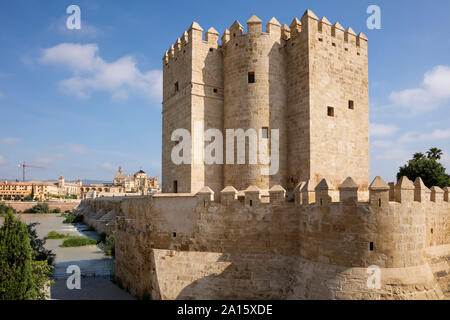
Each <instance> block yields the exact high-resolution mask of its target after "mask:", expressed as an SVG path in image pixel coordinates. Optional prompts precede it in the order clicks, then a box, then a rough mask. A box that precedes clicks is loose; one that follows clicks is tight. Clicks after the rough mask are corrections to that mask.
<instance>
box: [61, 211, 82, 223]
mask: <svg viewBox="0 0 450 320" xmlns="http://www.w3.org/2000/svg"><path fill="white" fill-rule="evenodd" d="M64 216H65V217H66V219H64V221H63V223H80V222H83V216H82V215H81V214H73V213H71V214H66V215H64Z"/></svg>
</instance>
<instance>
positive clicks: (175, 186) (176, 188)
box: [173, 180, 178, 193]
mask: <svg viewBox="0 0 450 320" xmlns="http://www.w3.org/2000/svg"><path fill="white" fill-rule="evenodd" d="M173 193H178V181H177V180H175V181H174V182H173Z"/></svg>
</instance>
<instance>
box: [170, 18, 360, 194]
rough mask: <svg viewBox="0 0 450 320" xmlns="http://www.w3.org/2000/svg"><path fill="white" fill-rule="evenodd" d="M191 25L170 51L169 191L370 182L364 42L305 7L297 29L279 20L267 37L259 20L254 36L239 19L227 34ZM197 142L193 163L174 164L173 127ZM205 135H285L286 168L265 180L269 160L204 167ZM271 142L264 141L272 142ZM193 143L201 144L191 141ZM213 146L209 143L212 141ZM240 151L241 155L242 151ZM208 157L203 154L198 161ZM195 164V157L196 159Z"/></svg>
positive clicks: (251, 24)
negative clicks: (208, 132) (347, 180)
mask: <svg viewBox="0 0 450 320" xmlns="http://www.w3.org/2000/svg"><path fill="white" fill-rule="evenodd" d="M218 39H219V34H218V33H217V31H216V30H215V29H214V28H210V29H209V30H208V31H207V32H206V34H205V39H203V29H202V28H201V27H200V26H199V25H198V24H197V23H196V22H194V23H193V24H192V25H191V26H190V28H189V30H188V31H187V32H184V33H183V35H182V37H181V38H179V39H178V40H177V41H176V43H175V44H174V45H172V46H171V48H170V50H169V51H168V52H166V53H165V55H164V58H163V60H164V63H163V64H164V66H163V111H162V115H163V137H162V148H163V150H162V186H163V192H169V193H170V192H197V191H198V190H200V189H201V188H202V187H204V186H209V187H210V188H211V189H212V190H214V192H215V193H216V194H219V192H220V191H221V190H222V189H223V188H224V187H226V186H230V185H231V186H234V187H236V188H238V189H240V190H243V189H246V188H247V187H249V186H250V185H254V186H257V187H258V188H260V189H265V190H268V189H269V188H271V187H272V186H274V185H282V186H285V187H286V188H287V189H291V190H292V189H293V188H294V187H295V186H296V185H297V184H298V183H299V182H301V181H307V180H313V181H314V183H317V182H319V181H320V180H321V179H322V178H324V177H326V178H327V179H328V180H329V181H330V183H331V184H332V185H333V186H334V187H336V188H337V186H338V184H339V183H340V182H342V181H343V180H344V179H345V178H346V177H348V176H351V177H353V178H354V180H355V181H356V183H357V185H358V186H359V187H360V190H367V188H368V182H369V102H368V63H367V38H366V37H365V36H364V34H362V33H360V34H359V35H356V34H355V32H354V31H353V30H352V29H351V28H348V29H347V30H344V28H343V27H342V26H341V25H340V24H339V23H335V24H334V25H331V23H330V22H329V21H328V20H327V19H326V18H322V19H321V20H320V21H319V19H318V18H317V17H316V15H315V14H314V13H313V12H312V11H310V10H307V11H306V12H305V13H304V15H303V16H302V18H301V20H298V19H297V18H295V19H294V20H293V21H292V23H291V25H290V27H288V26H287V25H283V26H281V25H280V23H279V22H278V21H277V20H276V19H275V18H272V19H271V20H270V21H269V23H268V24H267V25H266V30H265V32H263V31H262V21H261V20H260V19H259V18H257V17H256V16H253V17H251V18H250V19H249V20H248V21H247V33H244V28H243V26H242V25H241V24H240V23H239V22H238V21H235V22H234V23H233V24H232V26H231V27H230V28H229V30H226V31H225V32H224V34H223V35H222V37H221V40H222V41H221V45H219V44H218ZM180 128H181V129H185V130H187V131H189V132H190V133H191V134H192V135H193V137H194V135H195V133H197V135H196V138H193V139H192V140H193V143H192V148H191V150H190V152H191V153H190V154H189V157H191V159H192V161H191V162H190V163H187V164H179V165H177V164H175V163H173V162H172V160H171V153H172V150H173V148H174V146H176V145H177V144H178V143H180V140H179V139H178V138H177V136H176V135H174V134H173V133H174V131H175V130H176V129H180ZM208 129H218V130H220V131H221V132H222V133H223V139H224V141H223V145H224V147H223V159H224V162H225V158H226V154H227V150H226V142H225V139H226V138H227V135H226V131H227V129H234V130H236V129H243V130H244V131H247V130H249V129H253V130H255V131H256V132H257V135H258V142H260V141H262V143H266V144H267V146H268V148H269V149H270V146H271V144H273V142H272V138H273V137H272V131H273V130H276V131H277V132H278V138H279V167H278V170H277V172H276V173H275V174H272V175H264V174H261V169H264V168H266V169H267V168H268V167H269V165H268V164H262V163H260V162H258V163H256V164H255V163H249V158H248V155H249V152H250V150H249V149H250V148H249V141H250V139H246V142H245V155H246V161H245V164H237V163H236V162H234V163H233V164H226V163H225V164H224V163H212V164H205V162H204V161H195V159H194V158H195V157H197V156H198V154H199V153H198V152H197V153H196V151H195V150H194V149H195V148H198V147H199V145H200V148H199V149H196V150H203V149H204V148H203V147H204V146H207V145H208V144H209V143H210V141H212V140H213V139H209V138H210V137H208V136H207V137H205V136H203V132H204V131H205V130H208ZM264 139H266V140H267V141H265V140H264ZM194 140H195V141H196V142H194ZM205 140H206V141H205ZM236 146H237V144H234V148H235V152H234V153H235V154H236ZM202 156H203V154H202V155H201V156H200V159H202V158H201V157H202ZM196 159H198V158H196Z"/></svg>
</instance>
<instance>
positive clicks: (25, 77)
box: [0, 0, 450, 181]
mask: <svg viewBox="0 0 450 320" xmlns="http://www.w3.org/2000/svg"><path fill="white" fill-rule="evenodd" d="M72 4H75V5H78V6H79V7H80V9H81V29H80V30H69V29H68V28H67V27H66V20H67V18H68V17H69V14H67V13H66V9H67V7H68V6H69V5H72ZM369 5H378V6H379V7H380V9H381V29H379V30H377V29H375V30H369V29H368V27H367V24H366V21H367V19H368V18H369V16H370V15H369V14H368V13H367V12H366V10H367V7H368V6H369ZM306 9H311V10H312V11H313V12H314V13H315V14H316V15H317V16H318V17H319V18H321V17H322V16H326V17H327V19H328V20H329V21H330V22H331V23H332V24H334V23H335V22H337V21H338V22H339V23H340V24H341V25H343V26H344V27H345V28H347V27H349V26H350V27H352V29H354V30H355V31H356V32H357V33H359V32H363V33H364V34H366V35H367V37H368V39H369V42H368V47H369V92H370V125H371V135H370V143H371V146H370V158H371V177H372V178H373V177H375V176H377V175H380V176H382V177H383V178H384V179H385V180H386V181H394V180H395V175H396V173H397V171H398V168H399V166H401V165H403V164H405V163H406V161H407V160H408V159H410V158H411V156H412V154H413V153H415V152H425V151H427V150H428V149H429V148H431V147H438V148H440V149H442V150H443V151H444V157H443V159H442V162H443V164H444V165H445V166H446V167H447V168H449V170H447V172H449V171H450V125H449V123H450V54H449V52H450V37H449V36H448V30H450V20H449V19H448V13H449V12H450V1H448V0H442V1H439V0H434V1H412V0H407V1H406V0H403V1H402V0H396V1H387V0H386V1H380V0H378V1H375V0H372V1H364V0H346V1H331V0H330V1H317V0H315V1H300V0H296V1H289V0H285V1H283V5H280V3H279V2H276V1H270V2H266V1H233V0H228V1H227V5H224V4H223V2H222V1H171V2H170V5H168V4H167V2H156V1H138V0H134V1H127V2H124V1H118V0H114V1H113V0H89V1H84V0H71V1H64V0H48V1H43V0H14V1H12V0H4V1H1V2H0V123H1V127H0V128H1V129H0V179H9V180H13V179H21V169H20V168H19V167H18V166H17V164H18V163H20V162H23V161H26V162H27V163H29V164H33V165H36V166H40V167H43V168H36V169H29V170H28V171H27V179H42V180H50V179H57V177H58V176H59V175H63V176H64V177H65V179H66V180H74V179H77V178H82V179H94V180H106V181H110V180H112V176H113V174H114V172H115V171H117V168H118V167H119V165H121V166H123V168H124V171H125V172H128V173H134V172H136V171H138V170H139V169H143V170H144V171H146V172H147V174H148V175H150V176H160V174H161V100H162V98H161V90H162V88H161V86H162V83H161V82H162V57H163V54H164V52H165V51H166V50H167V49H169V47H170V46H171V45H172V44H173V43H175V41H176V39H177V38H178V37H180V36H181V35H182V33H183V32H184V31H185V30H187V29H188V27H189V26H190V24H191V23H192V21H197V22H198V23H199V24H200V25H201V26H202V27H203V29H204V30H207V29H209V28H210V27H211V26H212V27H214V28H215V29H216V30H218V31H219V33H220V34H222V33H223V32H224V30H225V29H226V28H229V27H230V26H231V24H232V23H233V22H234V20H238V21H240V23H241V24H242V25H244V26H245V22H246V21H247V20H248V19H249V18H250V17H251V16H252V15H253V14H256V15H257V16H258V17H259V18H260V19H261V20H262V21H263V24H264V25H265V24H266V23H267V22H268V21H269V20H270V18H272V17H276V18H277V19H278V21H280V22H281V23H282V24H283V23H286V24H288V25H289V24H290V22H291V21H292V19H293V18H294V17H298V18H300V17H301V16H302V14H303V12H304V11H305V10H306Z"/></svg>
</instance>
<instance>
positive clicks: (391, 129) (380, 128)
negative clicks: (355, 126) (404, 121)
mask: <svg viewBox="0 0 450 320" xmlns="http://www.w3.org/2000/svg"><path fill="white" fill-rule="evenodd" d="M397 130H398V128H397V127H396V126H394V125H387V124H377V123H371V124H370V135H371V136H379V137H381V136H390V135H393V134H394V133H395V132H397Z"/></svg>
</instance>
